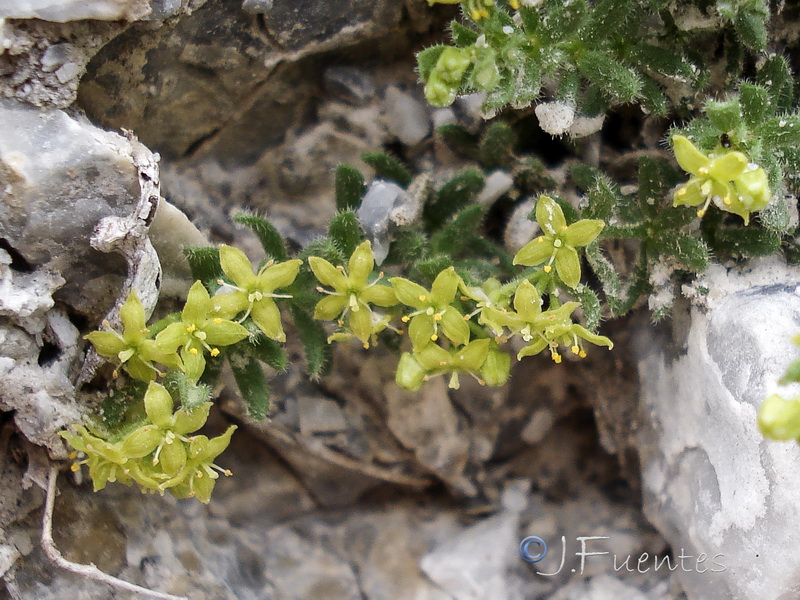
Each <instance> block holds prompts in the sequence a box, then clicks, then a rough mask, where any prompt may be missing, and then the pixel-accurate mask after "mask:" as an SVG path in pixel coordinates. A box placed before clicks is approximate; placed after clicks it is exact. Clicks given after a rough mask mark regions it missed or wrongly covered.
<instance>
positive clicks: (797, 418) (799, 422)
mask: <svg viewBox="0 0 800 600" xmlns="http://www.w3.org/2000/svg"><path fill="white" fill-rule="evenodd" d="M758 428H759V429H760V430H761V433H762V434H763V435H764V436H766V437H768V438H771V439H773V440H797V439H800V399H798V398H792V399H790V400H787V399H785V398H783V397H782V396H781V395H780V394H772V396H770V397H769V398H767V399H766V400H764V403H763V404H762V405H761V409H760V410H759V411H758Z"/></svg>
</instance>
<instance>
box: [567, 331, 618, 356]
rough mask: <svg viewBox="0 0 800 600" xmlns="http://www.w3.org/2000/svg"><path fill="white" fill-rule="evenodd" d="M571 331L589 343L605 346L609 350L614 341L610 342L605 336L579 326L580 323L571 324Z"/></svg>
mask: <svg viewBox="0 0 800 600" xmlns="http://www.w3.org/2000/svg"><path fill="white" fill-rule="evenodd" d="M572 332H573V333H575V334H576V335H577V336H578V337H580V338H583V339H584V340H586V341H587V342H589V343H590V344H594V345H595V346H607V347H608V349H609V350H611V349H612V348H613V347H614V342H612V341H611V340H610V339H608V338H607V337H606V336H604V335H597V334H596V333H591V332H590V331H589V330H588V329H586V328H585V327H581V326H580V325H573V326H572Z"/></svg>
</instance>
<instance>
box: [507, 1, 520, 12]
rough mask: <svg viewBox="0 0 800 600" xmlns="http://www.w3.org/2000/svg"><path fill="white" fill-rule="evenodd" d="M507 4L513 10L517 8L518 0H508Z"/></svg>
mask: <svg viewBox="0 0 800 600" xmlns="http://www.w3.org/2000/svg"><path fill="white" fill-rule="evenodd" d="M508 5H509V6H510V7H511V8H513V9H514V10H519V0H508Z"/></svg>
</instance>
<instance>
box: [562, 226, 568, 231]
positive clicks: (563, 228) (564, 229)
mask: <svg viewBox="0 0 800 600" xmlns="http://www.w3.org/2000/svg"><path fill="white" fill-rule="evenodd" d="M567 229H569V227H567V226H566V225H562V226H561V231H562V232H564V231H566V230H567Z"/></svg>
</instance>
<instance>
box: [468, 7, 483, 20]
mask: <svg viewBox="0 0 800 600" xmlns="http://www.w3.org/2000/svg"><path fill="white" fill-rule="evenodd" d="M469 16H470V17H472V20H473V21H480V20H481V11H479V10H476V9H474V8H473V9H472V10H471V11H469Z"/></svg>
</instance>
